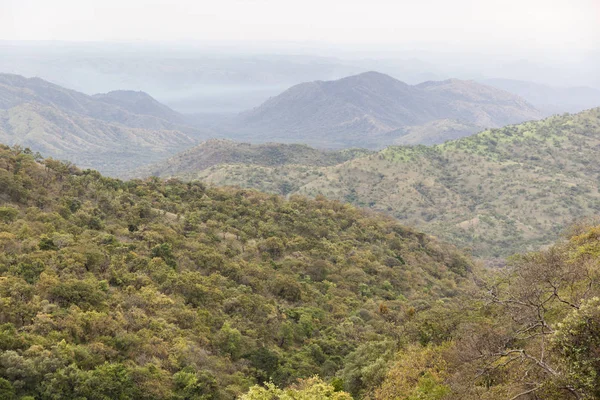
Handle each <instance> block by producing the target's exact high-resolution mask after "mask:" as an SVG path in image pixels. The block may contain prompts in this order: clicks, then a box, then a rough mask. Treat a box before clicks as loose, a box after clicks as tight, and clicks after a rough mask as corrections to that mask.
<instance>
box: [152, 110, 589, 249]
mask: <svg viewBox="0 0 600 400" xmlns="http://www.w3.org/2000/svg"><path fill="white" fill-rule="evenodd" d="M203 146H206V147H210V148H211V154H218V153H219V152H220V151H219V147H224V152H225V153H227V155H228V157H227V158H223V159H222V160H221V162H220V163H219V162H218V161H217V160H215V159H214V158H213V159H210V161H209V162H207V163H206V164H204V165H206V166H205V167H202V165H203V161H202V160H203V158H204V157H205V152H204V151H199V150H196V151H190V152H188V153H184V154H185V156H181V155H178V156H175V157H173V158H171V159H170V160H169V162H167V163H165V164H164V167H161V166H156V168H153V169H151V170H152V172H153V174H154V175H158V176H163V177H168V176H176V177H181V178H184V179H201V180H203V181H205V182H208V183H211V184H215V185H234V186H241V187H250V188H256V189H259V190H263V191H269V192H274V193H280V194H303V195H309V196H316V195H319V194H322V195H324V196H326V197H329V198H333V199H338V200H343V201H347V202H350V203H354V204H357V205H361V206H365V207H370V208H373V209H375V210H378V211H383V212H386V213H389V214H391V215H393V216H395V217H396V218H398V219H400V220H401V221H403V222H404V223H406V224H410V225H414V226H417V227H419V229H422V230H424V231H426V232H428V233H430V234H434V235H437V236H440V237H442V238H444V239H445V240H448V241H451V242H453V243H455V244H457V245H459V246H465V247H472V249H473V251H474V253H475V254H476V255H478V256H483V257H501V256H506V255H509V254H512V253H515V252H517V251H527V250H532V249H535V248H536V247H538V246H540V245H545V244H549V243H551V242H552V241H554V240H556V238H557V237H558V236H559V234H560V233H561V232H562V230H563V229H564V228H565V227H566V226H568V225H570V224H571V223H573V222H576V221H577V220H578V219H580V218H585V217H589V216H593V215H597V214H598V213H600V191H599V190H600V158H599V157H598V154H599V152H600V108H596V109H592V110H589V111H585V112H581V113H579V114H575V115H561V116H554V117H550V118H548V119H545V120H542V121H534V122H526V123H523V124H520V125H514V126H507V127H505V128H501V129H492V130H487V131H484V132H482V133H479V134H477V135H474V136H471V137H467V138H462V139H459V140H455V141H449V142H447V143H445V144H442V145H436V146H430V147H428V146H415V147H398V146H391V147H388V148H386V149H384V150H382V151H380V152H376V153H366V154H360V153H359V152H355V153H352V154H349V155H348V157H347V158H346V159H342V160H341V162H339V163H338V164H336V165H331V166H330V165H328V161H326V160H329V161H330V160H332V157H331V155H329V153H327V152H316V151H312V152H311V151H310V150H309V149H307V148H305V147H304V148H303V149H302V151H303V152H304V153H309V154H312V157H317V160H315V159H311V162H310V163H303V162H301V161H299V160H298V159H289V160H287V161H285V160H283V161H281V162H274V161H273V160H269V159H268V154H269V151H267V148H272V147H273V146H274V145H268V146H267V147H265V148H262V147H261V146H253V147H252V148H253V152H254V153H255V154H260V156H259V157H255V158H254V159H248V160H246V161H244V157H243V156H242V154H243V153H245V152H246V151H245V150H244V149H246V148H248V145H239V144H238V145H233V144H231V143H229V142H212V143H211V144H210V145H203ZM203 146H199V147H197V148H196V149H202V148H203ZM279 146H282V147H281V149H285V151H286V152H293V151H292V150H291V148H287V149H286V148H285V146H283V145H279ZM282 151H284V150H282ZM318 157H320V159H319V158H318ZM190 159H191V160H193V162H192V163H190V162H187V161H189V160H190ZM311 163H312V164H313V165H314V166H311V165H310V164H311ZM194 166H195V167H194ZM161 168H162V169H161ZM194 168H196V169H194Z"/></svg>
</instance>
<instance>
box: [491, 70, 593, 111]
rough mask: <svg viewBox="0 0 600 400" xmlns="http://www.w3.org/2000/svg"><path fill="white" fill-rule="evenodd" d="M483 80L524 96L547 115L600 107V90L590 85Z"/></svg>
mask: <svg viewBox="0 0 600 400" xmlns="http://www.w3.org/2000/svg"><path fill="white" fill-rule="evenodd" d="M481 82H482V83H484V84H486V85H489V86H493V87H496V88H499V89H502V90H506V91H507V92H511V93H514V94H516V95H519V96H521V97H523V98H524V99H525V100H527V101H528V102H530V103H531V104H534V105H535V106H536V108H538V109H539V110H540V111H542V112H543V113H544V114H545V115H552V114H560V113H564V112H572V113H574V112H579V111H583V110H586V109H589V108H595V107H600V90H598V89H594V88H590V87H585V86H581V87H555V86H548V85H542V84H539V83H533V82H527V81H516V80H511V79H484V80H482V81H481Z"/></svg>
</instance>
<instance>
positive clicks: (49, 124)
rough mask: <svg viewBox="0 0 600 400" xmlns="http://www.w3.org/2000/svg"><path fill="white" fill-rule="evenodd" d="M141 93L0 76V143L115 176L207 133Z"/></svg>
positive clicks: (172, 151)
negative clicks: (97, 91) (87, 90)
mask: <svg viewBox="0 0 600 400" xmlns="http://www.w3.org/2000/svg"><path fill="white" fill-rule="evenodd" d="M180 120H181V119H180V116H179V115H178V114H177V113H175V112H174V111H172V110H170V109H168V108H167V107H166V106H163V105H161V104H160V103H158V102H156V101H155V100H153V99H152V98H151V97H150V96H148V95H146V94H143V93H130V92H116V93H108V94H104V95H97V96H88V95H85V94H83V93H79V92H76V91H73V90H69V89H65V88H63V87H60V86H57V85H54V84H52V83H49V82H46V81H44V80H42V79H38V78H30V79H28V78H24V77H22V76H18V75H8V74H0V140H1V141H3V142H5V143H8V144H11V145H12V144H20V145H22V146H26V147H30V148H31V149H33V150H34V151H40V152H43V153H44V154H46V155H48V156H52V157H55V158H60V159H67V160H70V161H73V162H76V163H78V164H79V165H81V166H82V167H92V168H96V169H99V170H101V171H103V172H106V173H109V174H112V175H118V174H119V173H120V172H122V171H123V170H126V169H131V168H134V167H136V166H140V165H143V164H146V163H150V162H153V161H158V160H159V159H161V158H164V157H166V156H168V155H170V154H173V153H175V152H177V151H180V150H183V149H184V148H186V147H190V146H192V145H194V144H195V143H196V138H198V137H202V136H203V135H205V136H204V137H206V135H207V134H206V133H205V132H202V131H199V130H197V129H195V128H191V127H189V126H187V125H183V124H181V123H180Z"/></svg>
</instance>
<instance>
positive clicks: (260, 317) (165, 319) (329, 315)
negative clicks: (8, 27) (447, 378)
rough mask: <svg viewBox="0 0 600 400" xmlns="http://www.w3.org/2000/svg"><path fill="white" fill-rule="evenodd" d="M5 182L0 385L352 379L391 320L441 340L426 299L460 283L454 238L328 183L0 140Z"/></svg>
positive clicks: (342, 383)
mask: <svg viewBox="0 0 600 400" xmlns="http://www.w3.org/2000/svg"><path fill="white" fill-rule="evenodd" d="M0 183H1V184H0V187H1V188H2V191H1V192H0V249H1V251H0V273H1V274H0V322H1V324H0V397H2V398H3V399H15V398H24V396H32V397H35V398H61V399H75V398H87V399H89V400H100V399H165V400H166V399H208V400H216V399H223V400H226V399H233V398H235V397H236V396H237V395H239V394H241V393H243V392H245V391H246V390H247V389H248V388H249V387H250V386H251V385H254V384H255V383H262V382H269V381H272V382H273V383H274V384H277V385H281V386H285V385H289V384H291V383H294V382H295V381H296V379H297V378H310V377H312V376H314V375H320V376H321V377H322V378H323V379H325V380H327V381H328V382H330V383H331V385H335V386H336V387H337V389H338V390H339V389H342V388H344V389H346V390H347V391H349V392H350V393H352V394H353V395H354V396H357V397H358V396H361V395H362V394H364V393H367V392H369V391H372V390H373V389H374V388H375V386H376V385H377V384H379V382H381V381H382V380H383V378H384V374H385V371H386V368H387V365H388V364H389V363H390V361H391V359H392V357H393V356H394V352H395V350H396V349H397V348H398V346H399V345H400V343H399V342H398V338H401V339H402V343H416V342H420V343H424V344H426V343H429V342H433V341H435V342H439V341H443V340H446V339H447V338H448V332H449V331H450V330H451V327H444V326H443V325H441V324H438V323H437V322H435V323H432V320H431V318H430V317H429V315H430V313H432V312H434V311H435V310H438V309H444V308H446V307H449V304H455V305H457V306H458V305H460V304H462V303H463V302H462V301H460V300H459V299H460V298H461V296H463V294H466V292H467V291H470V290H471V287H472V285H471V283H470V281H471V278H470V275H471V270H472V269H473V265H472V263H471V261H470V260H469V259H468V258H467V257H465V256H464V255H462V254H461V253H460V252H458V251H457V250H456V249H454V248H453V247H452V246H448V245H445V244H443V243H440V242H439V241H437V240H436V239H434V238H432V237H430V236H427V235H424V234H422V233H419V232H416V231H413V230H411V229H408V228H405V227H403V226H401V225H400V224H398V223H397V222H396V221H394V220H392V219H391V218H389V217H384V216H378V215H374V214H372V213H368V212H365V211H361V210H358V209H356V208H354V207H352V206H350V205H348V204H342V203H339V202H335V201H329V200H326V199H324V198H319V199H316V200H309V199H307V198H304V197H300V196H294V197H291V198H290V199H289V200H285V199H283V198H281V197H279V196H275V195H267V194H261V193H258V192H255V191H252V190H237V189H227V188H224V189H213V188H207V187H205V186H204V185H202V184H200V183H184V182H181V181H177V180H169V181H162V180H159V179H150V180H147V181H141V180H133V181H129V182H123V181H120V180H116V179H111V178H107V177H103V176H102V175H100V174H99V173H98V172H96V171H91V170H85V171H82V170H80V169H78V168H76V167H74V166H73V165H69V164H64V163H61V162H58V161H55V160H52V159H47V160H40V159H37V161H36V158H35V156H34V155H33V154H31V153H30V152H27V151H23V150H21V149H19V148H14V149H10V148H8V147H4V146H2V147H0ZM435 312H437V311H435ZM339 398H340V399H341V398H347V397H339Z"/></svg>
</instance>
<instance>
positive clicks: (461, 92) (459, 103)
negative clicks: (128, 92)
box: [223, 72, 540, 148]
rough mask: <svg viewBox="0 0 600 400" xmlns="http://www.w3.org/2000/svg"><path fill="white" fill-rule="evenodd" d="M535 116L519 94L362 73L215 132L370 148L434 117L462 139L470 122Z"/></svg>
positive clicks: (312, 87) (491, 123)
mask: <svg viewBox="0 0 600 400" xmlns="http://www.w3.org/2000/svg"><path fill="white" fill-rule="evenodd" d="M537 118H540V113H539V112H538V111H537V110H536V109H535V108H534V107H533V106H531V105H530V104H528V103H527V102H525V101H524V100H523V99H521V98H520V97H518V96H515V95H512V94H510V93H508V92H504V91H502V90H498V89H495V88H492V87H489V86H485V85H481V84H478V83H475V82H472V81H460V80H456V79H452V80H448V81H442V82H425V83H422V84H419V85H414V86H411V85H408V84H406V83H404V82H401V81H398V80H396V79H394V78H392V77H390V76H388V75H384V74H381V73H378V72H366V73H362V74H359V75H354V76H350V77H347V78H343V79H339V80H336V81H316V82H310V83H302V84H299V85H296V86H294V87H292V88H290V89H288V90H286V91H285V92H283V93H282V94H280V95H279V96H276V97H274V98H271V99H269V100H268V101H266V102H265V103H263V104H262V105H261V106H259V107H257V108H255V109H253V110H250V111H247V112H245V113H242V114H240V115H239V116H238V117H237V118H236V119H235V120H234V121H233V122H232V123H231V124H230V125H229V126H225V127H224V128H223V130H225V131H228V132H230V134H231V135H235V136H234V137H235V138H236V139H243V140H252V141H263V142H265V141H274V142H288V143H289V142H302V143H306V144H311V145H315V146H319V147H330V148H341V147H367V148H373V147H381V146H383V145H389V144H391V143H393V142H394V140H396V139H398V138H400V137H401V136H403V129H406V128H409V127H415V126H419V125H423V124H426V123H431V122H433V121H438V120H451V121H454V128H455V129H456V130H459V131H461V130H462V133H463V136H464V135H468V134H470V133H472V132H473V126H475V127H478V128H479V129H480V130H481V129H483V128H484V127H499V126H503V125H506V124H509V123H517V122H522V121H525V120H531V119H537ZM458 124H462V125H464V128H460V127H458V126H457V125H458ZM434 126H435V125H434ZM441 129H442V132H443V131H444V127H441ZM442 139H443V138H440V140H442ZM430 140H431V137H430ZM442 141H443V140H442Z"/></svg>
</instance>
